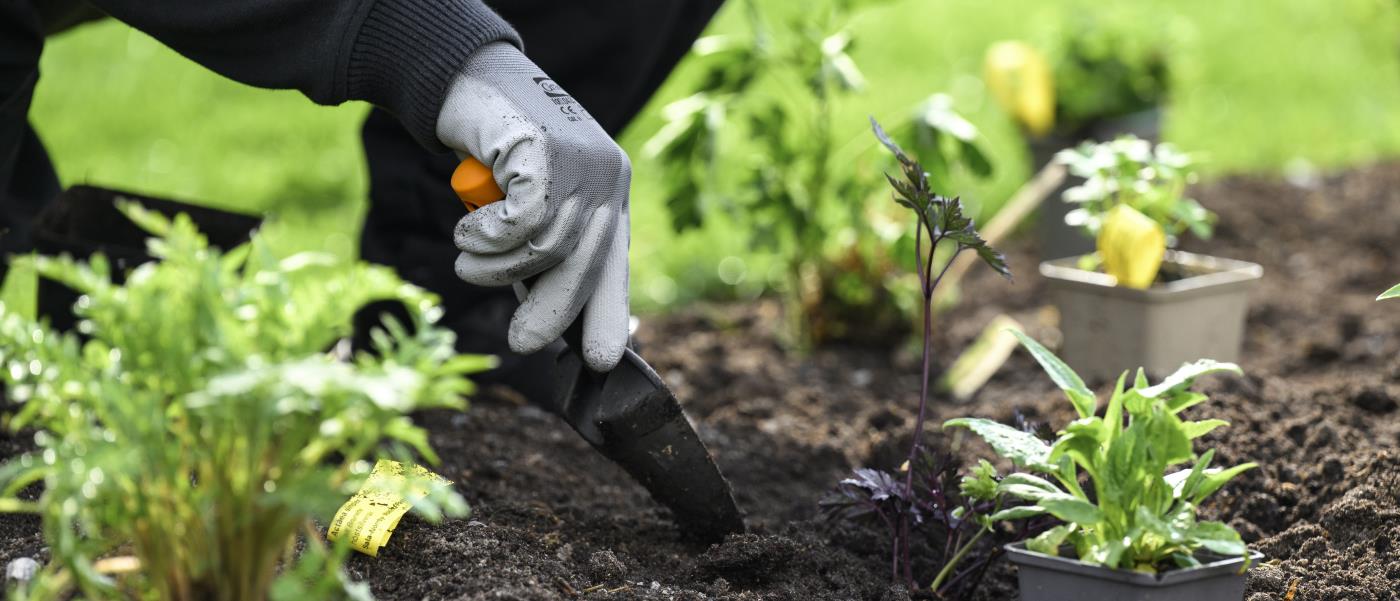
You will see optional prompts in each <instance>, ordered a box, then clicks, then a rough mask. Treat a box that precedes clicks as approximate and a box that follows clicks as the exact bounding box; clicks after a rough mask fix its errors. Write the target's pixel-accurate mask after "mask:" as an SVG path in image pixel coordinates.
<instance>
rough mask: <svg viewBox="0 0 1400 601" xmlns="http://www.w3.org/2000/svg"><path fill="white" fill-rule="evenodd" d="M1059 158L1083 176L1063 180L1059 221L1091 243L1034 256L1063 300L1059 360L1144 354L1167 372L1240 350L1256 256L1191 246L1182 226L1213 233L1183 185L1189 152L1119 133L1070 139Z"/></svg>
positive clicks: (1106, 369)
mask: <svg viewBox="0 0 1400 601" xmlns="http://www.w3.org/2000/svg"><path fill="white" fill-rule="evenodd" d="M1056 160H1058V161H1060V162H1062V163H1064V164H1065V165H1066V166H1067V167H1068V168H1069V170H1070V173H1071V174H1073V175H1074V176H1077V177H1080V178H1083V180H1084V181H1083V182H1082V183H1080V184H1079V185H1078V186H1075V187H1074V188H1071V189H1069V190H1067V191H1066V192H1065V200H1067V201H1070V202H1071V203H1073V204H1074V205H1076V207H1077V208H1075V209H1074V210H1072V211H1070V212H1069V214H1067V215H1066V216H1065V219H1066V222H1068V223H1069V224H1071V225H1074V226H1075V227H1078V228H1080V229H1081V230H1082V231H1083V232H1084V233H1085V234H1087V235H1088V236H1090V237H1092V238H1093V239H1094V240H1095V241H1096V243H1097V247H1098V252H1096V253H1093V254H1089V255H1083V256H1079V257H1068V258H1064V259H1056V260H1051V261H1046V262H1043V263H1041V264H1040V273H1041V275H1044V276H1045V277H1046V278H1047V279H1048V280H1049V288H1050V292H1051V295H1052V298H1053V300H1054V302H1055V305H1056V306H1057V307H1058V308H1059V312H1060V330H1061V331H1062V332H1064V348H1063V351H1062V352H1063V354H1064V357H1065V361H1066V362H1067V363H1069V364H1070V365H1071V366H1073V367H1074V368H1075V369H1076V370H1078V371H1079V373H1080V374H1081V375H1082V376H1083V377H1085V378H1087V379H1089V380H1090V381H1094V382H1098V381H1103V380H1106V379H1108V378H1112V377H1113V376H1115V375H1117V373H1118V369H1119V368H1120V366H1122V365H1124V364H1127V365H1140V366H1143V367H1144V368H1145V369H1146V370H1147V371H1148V373H1150V374H1153V375H1164V374H1167V373H1169V372H1171V371H1172V370H1174V369H1175V368H1176V367H1177V366H1179V365H1181V364H1182V363H1184V362H1186V361H1190V360H1192V359H1195V358H1196V357H1218V358H1219V359H1220V360H1222V361H1234V360H1236V359H1237V358H1238V357H1239V351H1240V343H1241V340H1242V338H1243V336H1244V323H1245V313H1246V309H1247V301H1248V291H1249V289H1250V288H1252V287H1253V285H1254V284H1255V283H1256V281H1257V280H1258V279H1259V278H1260V277H1261V276H1262V274H1263V270H1262V269H1261V268H1260V267H1259V266H1258V265H1255V264H1253V263H1247V262H1244V261H1236V260H1231V259H1223V258H1217V257H1210V256H1205V255H1198V254H1192V253H1187V252H1182V251H1178V250H1169V248H1170V247H1174V246H1175V245H1176V242H1177V240H1178V237H1179V236H1182V235H1185V234H1186V233H1191V234H1193V235H1195V236H1196V237H1198V238H1206V237H1209V236H1210V235H1211V232H1212V226H1213V223H1214V220H1215V216H1214V215H1213V214H1212V213H1210V212H1209V211H1207V210H1206V209H1205V208H1203V207H1202V206H1201V205H1200V204H1199V203H1197V202H1196V201H1194V200H1192V199H1190V198H1187V197H1186V196H1185V190H1186V186H1187V184H1188V183H1189V182H1191V181H1192V180H1193V179H1194V172H1193V170H1192V169H1193V162H1192V159H1191V157H1190V156H1189V155H1186V154H1183V153H1181V152H1179V151H1177V150H1176V149H1175V148H1174V147H1172V146H1171V145H1170V144H1158V145H1156V146H1153V145H1152V144H1151V143H1149V142H1147V141H1145V140H1141V139H1138V138H1135V137H1132V136H1124V137H1121V138H1118V139H1116V140H1113V141H1111V142H1105V143H1100V144H1085V145H1083V146H1081V147H1079V148H1077V149H1072V150H1065V151H1063V152H1061V153H1060V154H1059V156H1058V157H1057V158H1056Z"/></svg>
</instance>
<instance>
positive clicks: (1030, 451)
mask: <svg viewBox="0 0 1400 601" xmlns="http://www.w3.org/2000/svg"><path fill="white" fill-rule="evenodd" d="M943 427H944V428H967V429H969V430H972V431H973V433H975V434H977V435H978V436H981V437H982V439H983V440H985V441H987V444H989V445H991V447H992V450H994V451H996V452H997V454H998V455H1001V456H1002V457H1005V458H1007V459H1010V460H1011V461H1012V462H1014V463H1015V464H1016V465H1019V466H1021V467H1025V468H1027V469H1032V470H1036V471H1039V472H1051V471H1054V470H1055V466H1054V464H1052V463H1050V461H1049V457H1050V446H1049V445H1047V444H1045V442H1044V441H1042V440H1040V439H1039V438H1036V436H1035V435H1034V434H1031V433H1029V432H1023V431H1021V430H1018V429H1016V428H1012V427H1011V426H1006V425H1003V424H999V423H997V422H994V421H992V420H989V419H982V418H975V417H962V418H957V419H950V420H948V421H946V422H943Z"/></svg>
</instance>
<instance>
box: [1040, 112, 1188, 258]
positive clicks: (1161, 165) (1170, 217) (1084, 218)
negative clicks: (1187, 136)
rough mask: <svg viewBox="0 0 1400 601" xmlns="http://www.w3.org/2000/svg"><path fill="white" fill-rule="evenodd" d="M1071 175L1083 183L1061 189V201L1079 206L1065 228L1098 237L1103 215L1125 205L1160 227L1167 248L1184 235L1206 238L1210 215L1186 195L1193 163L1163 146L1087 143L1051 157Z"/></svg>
mask: <svg viewBox="0 0 1400 601" xmlns="http://www.w3.org/2000/svg"><path fill="white" fill-rule="evenodd" d="M1055 160H1056V161H1057V162H1059V163H1061V164H1063V165H1065V166H1066V167H1067V168H1068V169H1069V172H1070V174H1071V175H1073V176H1076V177H1079V178H1083V180H1084V181H1083V182H1082V183H1080V184H1079V185H1077V186H1074V187H1072V188H1070V189H1068V190H1065V193H1064V199H1065V202H1070V203H1074V204H1076V205H1078V206H1077V207H1076V208H1075V209H1074V210H1073V211H1071V212H1070V213H1069V214H1068V215H1066V216H1065V223H1067V224H1069V225H1072V226H1077V227H1082V228H1083V229H1084V232H1085V233H1086V234H1088V235H1089V236H1091V237H1093V236H1097V235H1098V234H1099V230H1100V229H1101V227H1102V226H1103V220H1104V216H1105V215H1106V214H1107V213H1108V212H1109V211H1110V210H1112V209H1113V208H1114V207H1117V206H1120V205H1126V206H1129V207H1132V208H1133V209H1135V210H1137V211H1138V212H1140V213H1142V214H1144V215H1146V216H1147V217H1149V218H1150V219H1152V220H1153V221H1155V222H1157V223H1158V224H1159V225H1161V227H1162V229H1163V231H1165V232H1166V234H1167V236H1168V237H1169V239H1168V244H1169V245H1171V246H1175V243H1174V242H1173V241H1172V239H1173V238H1175V237H1177V236H1180V235H1181V234H1183V233H1185V232H1187V231H1189V232H1191V233H1192V234H1194V235H1195V236H1196V237H1198V238H1202V239H1209V238H1210V236H1211V234H1212V233H1213V232H1214V225H1215V214H1213V213H1211V212H1210V211H1208V210H1206V209H1205V207H1202V206H1201V203H1199V202H1196V201H1195V200H1194V199H1191V198H1188V197H1187V196H1186V186H1187V184H1191V183H1194V182H1195V181H1196V172H1195V166H1196V162H1195V159H1194V158H1193V157H1192V156H1191V155H1189V154H1186V153H1183V152H1181V151H1180V150H1178V149H1177V148H1176V146H1174V145H1172V144H1168V143H1162V144H1157V145H1156V146H1153V144H1152V143H1151V142H1148V141H1147V140H1143V139H1140V138H1138V137H1137V136H1132V135H1126V136H1122V137H1119V138H1117V139H1115V140H1113V141H1110V142H1102V143H1098V142H1086V143H1084V144H1082V145H1080V146H1079V147H1078V148H1073V149H1066V150H1062V151H1060V152H1059V153H1058V154H1056V155H1055Z"/></svg>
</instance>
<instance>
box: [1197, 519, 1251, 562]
mask: <svg viewBox="0 0 1400 601" xmlns="http://www.w3.org/2000/svg"><path fill="white" fill-rule="evenodd" d="M1187 536H1188V537H1190V539H1191V541H1192V542H1195V543H1197V544H1199V545H1200V546H1202V547H1205V548H1206V549H1208V550H1210V551H1211V552H1212V553H1217V554H1220V555H1225V556H1245V555H1248V554H1249V547H1247V546H1246V545H1245V544H1244V540H1242V539H1241V538H1240V533H1239V532H1236V531H1235V529H1234V528H1231V527H1230V526H1228V525H1226V524H1223V523H1221V522H1199V523H1197V524H1196V525H1195V526H1193V527H1192V528H1191V529H1190V530H1189V531H1188V532H1187Z"/></svg>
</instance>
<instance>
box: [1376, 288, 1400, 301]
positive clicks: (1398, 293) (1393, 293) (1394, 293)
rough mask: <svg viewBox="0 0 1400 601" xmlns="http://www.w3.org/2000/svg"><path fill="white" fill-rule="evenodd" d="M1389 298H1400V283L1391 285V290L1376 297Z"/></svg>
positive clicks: (1380, 298)
mask: <svg viewBox="0 0 1400 601" xmlns="http://www.w3.org/2000/svg"><path fill="white" fill-rule="evenodd" d="M1388 298H1400V284H1396V285H1395V286H1393V287H1391V289H1390V290H1386V291H1385V292H1382V293H1381V295H1380V296H1378V297H1376V300H1385V299H1388Z"/></svg>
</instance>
